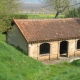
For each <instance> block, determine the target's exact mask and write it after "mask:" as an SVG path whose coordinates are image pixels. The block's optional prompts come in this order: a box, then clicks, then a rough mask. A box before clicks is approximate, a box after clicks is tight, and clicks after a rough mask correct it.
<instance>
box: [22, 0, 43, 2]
mask: <svg viewBox="0 0 80 80" xmlns="http://www.w3.org/2000/svg"><path fill="white" fill-rule="evenodd" d="M21 1H23V2H36V3H39V2H40V1H42V0H21Z"/></svg>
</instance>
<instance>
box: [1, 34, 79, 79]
mask: <svg viewBox="0 0 80 80" xmlns="http://www.w3.org/2000/svg"><path fill="white" fill-rule="evenodd" d="M79 75H80V60H76V61H73V62H72V63H68V62H63V63H59V64H56V65H44V64H42V63H41V62H39V61H37V60H34V59H32V58H30V57H28V56H26V55H24V54H22V53H21V52H20V51H18V50H17V49H15V48H14V47H12V46H10V45H8V44H7V43H6V42H5V36H4V35H2V34H1V33H0V80H80V76H79Z"/></svg>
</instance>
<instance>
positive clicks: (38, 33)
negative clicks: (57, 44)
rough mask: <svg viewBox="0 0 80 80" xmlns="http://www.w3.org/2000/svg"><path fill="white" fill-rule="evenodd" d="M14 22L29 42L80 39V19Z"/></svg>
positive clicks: (21, 20) (17, 20) (18, 20)
mask: <svg viewBox="0 0 80 80" xmlns="http://www.w3.org/2000/svg"><path fill="white" fill-rule="evenodd" d="M13 21H14V23H15V24H16V25H17V27H18V28H19V30H20V31H21V33H22V34H23V36H24V38H25V39H26V40H27V42H38V41H49V40H59V39H70V38H78V37H80V18H65V19H43V20H39V19H38V20H36V19H32V20H31V19H30V20H29V19H14V20H13Z"/></svg>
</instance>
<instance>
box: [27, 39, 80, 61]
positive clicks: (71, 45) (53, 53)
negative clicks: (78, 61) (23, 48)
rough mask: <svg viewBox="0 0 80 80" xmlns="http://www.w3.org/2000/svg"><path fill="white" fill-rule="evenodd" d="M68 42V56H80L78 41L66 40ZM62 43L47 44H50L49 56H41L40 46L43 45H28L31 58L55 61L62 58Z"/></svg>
mask: <svg viewBox="0 0 80 80" xmlns="http://www.w3.org/2000/svg"><path fill="white" fill-rule="evenodd" d="M64 41H67V42H68V56H67V57H75V56H80V50H79V49H77V48H76V45H77V41H78V39H71V40H64ZM61 42H62V41H53V42H47V43H49V44H50V53H49V54H40V45H41V44H43V43H33V44H29V45H28V49H29V51H28V53H29V56H30V57H32V58H34V59H37V60H54V59H59V58H60V43H61Z"/></svg>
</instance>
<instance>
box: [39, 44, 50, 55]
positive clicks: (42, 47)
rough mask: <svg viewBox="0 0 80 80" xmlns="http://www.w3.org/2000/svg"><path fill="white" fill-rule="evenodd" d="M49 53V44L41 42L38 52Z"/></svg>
mask: <svg viewBox="0 0 80 80" xmlns="http://www.w3.org/2000/svg"><path fill="white" fill-rule="evenodd" d="M49 53H50V44H49V43H43V44H41V45H40V54H49Z"/></svg>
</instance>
